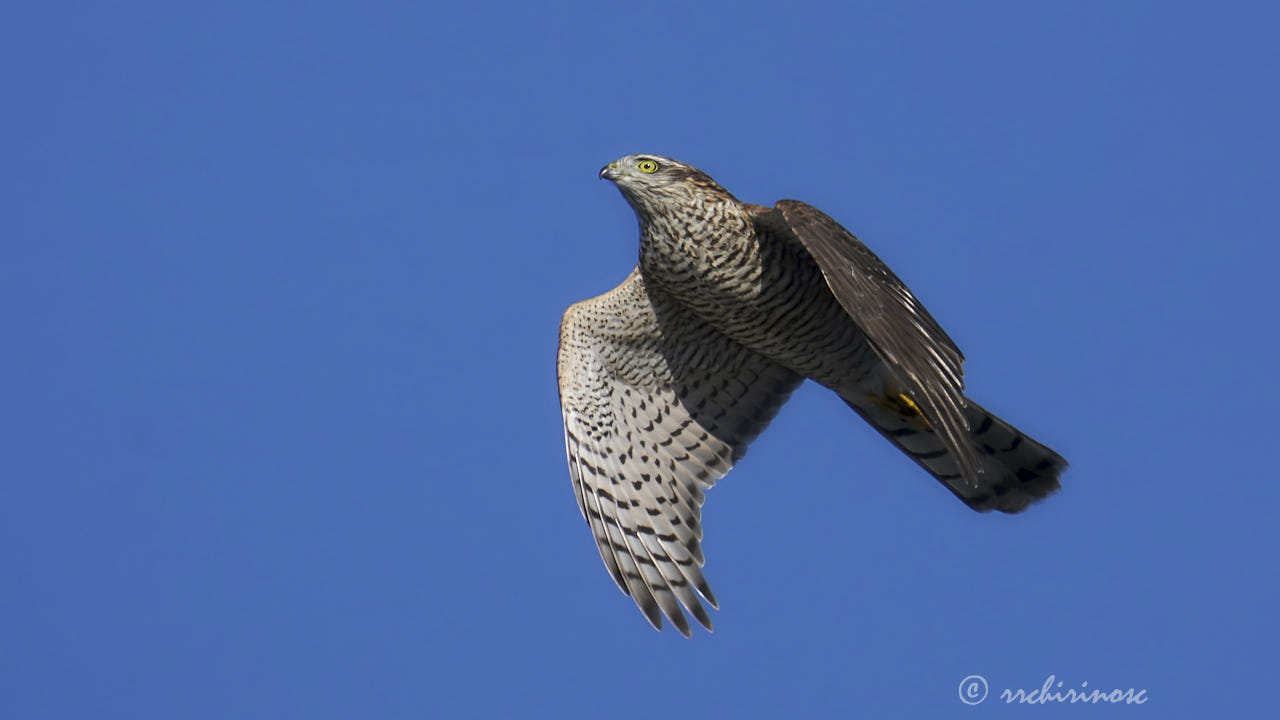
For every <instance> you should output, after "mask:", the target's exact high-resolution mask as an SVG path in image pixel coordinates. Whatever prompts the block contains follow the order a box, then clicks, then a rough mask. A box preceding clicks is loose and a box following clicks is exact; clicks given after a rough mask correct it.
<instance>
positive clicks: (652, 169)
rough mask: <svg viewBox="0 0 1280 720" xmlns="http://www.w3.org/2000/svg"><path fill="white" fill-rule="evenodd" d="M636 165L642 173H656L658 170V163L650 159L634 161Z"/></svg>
mask: <svg viewBox="0 0 1280 720" xmlns="http://www.w3.org/2000/svg"><path fill="white" fill-rule="evenodd" d="M636 167H637V168H638V169H639V170H640V172H642V173H656V172H658V163H656V162H654V161H652V160H641V161H640V162H638V163H636Z"/></svg>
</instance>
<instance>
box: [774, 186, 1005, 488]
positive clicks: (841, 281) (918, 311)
mask: <svg viewBox="0 0 1280 720" xmlns="http://www.w3.org/2000/svg"><path fill="white" fill-rule="evenodd" d="M775 207H776V213H775V212H773V211H765V213H763V214H762V215H761V221H762V222H763V223H765V224H766V226H768V227H770V228H771V229H774V230H777V229H778V222H777V221H778V217H777V215H780V216H781V219H782V222H783V224H784V225H785V228H786V229H788V230H789V231H790V232H791V233H792V234H793V235H794V236H795V237H796V238H797V239H798V240H799V241H800V244H801V245H803V246H804V248H805V250H806V251H808V253H809V254H810V255H811V256H813V259H814V260H815V261H817V263H818V267H819V268H821V270H822V274H823V276H824V277H825V278H826V281H827V286H828V287H830V288H831V292H832V293H833V294H834V295H835V296H836V299H837V300H839V301H840V304H841V305H842V306H843V307H844V309H845V311H846V312H848V313H849V316H850V317H852V318H853V320H854V322H856V323H857V324H858V327H860V328H861V329H862V331H863V333H865V334H866V336H867V340H868V341H869V342H870V343H871V346H872V347H873V348H874V349H875V351H876V354H877V355H879V357H880V359H881V360H883V361H884V362H885V364H886V365H888V366H889V369H890V370H891V371H892V372H893V373H894V375H895V376H896V377H897V378H898V380H899V381H900V382H901V383H902V385H903V387H904V388H905V389H906V392H907V394H908V395H910V397H911V400H912V402H914V403H915V404H916V406H917V407H919V408H920V410H921V412H922V413H923V414H924V417H925V418H926V419H927V420H928V421H929V423H930V425H931V426H932V427H933V429H934V431H935V433H937V435H938V436H939V437H940V438H942V440H943V442H944V443H945V445H946V447H947V449H948V450H950V451H951V453H952V454H953V455H954V457H955V460H956V462H957V464H958V465H959V468H960V470H961V473H962V475H963V476H964V478H965V479H966V480H967V481H968V482H969V483H970V484H972V485H975V486H976V484H977V478H978V475H979V474H981V472H982V467H981V464H980V463H979V461H978V457H977V454H976V453H975V452H974V450H973V448H972V447H971V444H970V443H969V442H968V441H967V436H968V430H969V425H968V422H967V420H966V419H965V412H964V409H965V405H966V400H965V396H964V370H963V367H962V366H963V364H964V355H963V354H961V352H960V349H959V348H958V347H956V344H955V342H954V341H952V339H951V338H950V337H948V336H947V333H946V332H945V331H943V329H942V327H941V326H939V325H938V323H937V321H936V320H934V319H933V316H931V315H930V314H929V311H927V310H925V308H924V306H923V305H921V304H920V301H919V300H916V297H915V296H914V295H912V294H911V291H910V290H909V289H907V286H906V284H905V283H903V282H902V280H900V279H898V276H897V275H895V274H893V271H892V270H890V269H889V267H888V266H887V265H885V264H884V262H882V261H881V260H880V258H878V257H876V256H875V254H874V253H872V252H871V250H870V249H868V248H867V246H866V245H863V244H862V243H861V242H859V240H858V239H857V238H856V237H854V236H853V234H852V233H850V232H849V231H848V230H845V229H844V228H843V227H841V226H840V224H839V223H837V222H836V221H835V220H832V219H831V218H830V217H828V216H827V215H826V214H824V213H823V212H822V211H820V210H818V209H817V208H815V207H813V206H811V205H808V204H805V203H802V202H800V201H798V200H781V201H779V202H778V203H777V205H776V206H775Z"/></svg>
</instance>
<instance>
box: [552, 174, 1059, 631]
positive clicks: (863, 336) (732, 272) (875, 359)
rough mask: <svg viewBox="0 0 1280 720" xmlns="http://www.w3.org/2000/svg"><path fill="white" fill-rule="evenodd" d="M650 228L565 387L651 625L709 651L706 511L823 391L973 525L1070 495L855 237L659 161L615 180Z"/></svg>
mask: <svg viewBox="0 0 1280 720" xmlns="http://www.w3.org/2000/svg"><path fill="white" fill-rule="evenodd" d="M600 177H601V178H604V179H606V180H610V181H612V182H613V183H614V184H615V185H616V186H617V187H618V189H619V190H620V191H622V195H623V197H625V198H626V200H627V202H628V203H629V204H630V205H631V207H632V209H633V210H635V214H636V218H637V220H638V221H639V224H640V260H639V264H638V266H637V267H636V268H635V269H634V270H633V271H632V272H631V274H630V275H629V276H628V277H627V279H626V280H624V281H623V282H622V284H621V285H619V286H618V287H616V288H614V289H613V290H610V291H609V292H607V293H605V294H603V295H600V296H599V297H595V298H591V299H589V300H583V301H582V302H579V303H575V304H574V305H572V306H570V307H569V309H568V310H566V311H565V313H564V318H563V320H562V321H561V323H560V347H559V352H558V357H557V371H558V376H559V385H560V405H561V409H562V411H563V414H564V431H565V447H566V452H567V454H568V460H569V474H570V477H571V479H572V482H573V492H574V495H575V496H576V497H577V501H578V509H579V510H580V511H581V512H582V515H583V517H584V518H585V519H586V521H587V524H588V525H589V526H590V528H591V532H592V533H593V534H594V535H595V540H596V544H597V546H598V548H599V550H600V556H601V557H602V558H603V559H604V564H605V567H606V568H607V569H608V571H609V574H610V575H612V576H613V579H614V581H615V582H617V584H618V587H619V588H621V589H622V591H623V592H624V593H626V594H628V595H630V596H631V597H632V598H633V599H634V600H635V602H636V604H637V605H638V606H639V608H640V610H641V611H642V612H643V613H644V616H645V617H646V618H647V619H648V620H649V622H650V623H651V624H652V625H653V626H654V627H655V628H657V629H659V630H661V629H662V616H663V615H666V617H667V619H669V620H670V621H671V623H672V624H673V625H674V626H675V627H676V628H678V629H679V630H680V632H681V633H683V634H684V635H685V636H689V635H690V629H689V622H688V620H687V619H686V618H685V615H684V612H683V611H682V607H683V610H684V611H688V612H689V613H690V614H691V615H693V616H694V618H696V619H697V620H698V622H699V623H701V624H702V625H703V627H705V628H707V629H708V630H710V629H711V619H710V618H709V617H708V615H707V611H706V609H705V608H704V607H703V605H702V603H703V602H706V603H707V604H709V605H711V606H712V607H718V605H717V603H716V599H715V596H714V595H713V594H712V592H711V588H710V587H709V586H708V585H707V581H706V580H705V579H704V577H703V575H702V570H701V568H702V565H703V554H702V549H701V546H700V544H699V541H700V540H701V539H702V525H701V523H700V521H699V518H700V516H701V507H702V503H703V497H704V496H703V493H704V491H705V490H706V489H707V488H710V487H711V486H712V485H713V484H714V483H715V481H716V480H718V479H719V478H721V477H723V476H724V474H725V473H727V472H728V471H729V469H730V468H731V467H732V466H733V464H734V463H735V462H737V461H738V459H739V458H741V457H742V456H743V453H745V452H746V449H747V445H748V444H749V443H750V442H751V441H752V440H753V439H754V438H755V437H756V436H757V435H758V434H759V433H760V432H761V431H762V430H763V429H764V428H765V426H766V425H767V424H768V423H769V421H770V420H771V419H772V418H773V416H774V415H775V414H776V413H777V411H778V408H779V407H781V405H782V404H783V403H784V402H786V400H787V397H788V396H789V395H790V394H791V392H792V391H793V390H794V389H795V388H796V387H797V386H798V385H799V384H800V383H801V382H803V381H804V380H805V378H809V379H811V380H813V381H815V382H817V383H818V384H820V385H822V386H824V387H826V388H829V389H831V390H833V391H834V392H835V393H836V394H838V395H839V396H840V397H841V398H842V399H843V400H844V401H845V402H846V403H847V404H848V405H849V406H850V407H851V408H853V410H854V411H855V412H857V413H858V414H859V415H861V416H862V418H863V419H865V420H866V421H867V422H868V423H870V424H871V426H872V427H874V428H875V429H876V430H878V431H879V432H880V434H881V435H883V436H884V437H885V438H886V439H888V441H889V442H891V443H893V444H894V445H895V446H897V447H898V449H900V450H901V451H902V452H904V453H906V454H907V455H908V456H909V457H910V458H911V459H912V460H914V461H915V462H916V463H918V464H919V465H920V466H921V467H923V468H924V469H925V470H926V471H928V472H929V473H930V474H931V475H933V476H934V477H935V478H937V479H938V480H939V481H941V482H942V484H943V485H944V486H946V487H947V489H949V490H950V491H951V492H953V493H955V495H956V496H957V497H959V498H960V499H961V500H962V501H964V502H965V504H967V505H968V506H969V507H971V508H973V509H975V510H979V511H985V510H999V511H1001V512H1006V513H1016V512H1019V511H1021V510H1022V509H1024V508H1025V507H1027V505H1028V503H1030V502H1032V501H1034V500H1038V499H1040V498H1042V497H1044V496H1045V495H1048V494H1049V493H1051V492H1053V491H1054V490H1056V489H1057V488H1058V475H1059V474H1060V473H1061V472H1062V470H1063V469H1065V467H1066V461H1064V460H1063V459H1062V458H1061V457H1060V456H1058V454H1057V453H1055V452H1053V451H1052V450H1050V449H1049V448H1047V447H1045V446H1044V445H1041V444H1040V443H1038V442H1036V441H1035V440H1032V439H1031V438H1030V437H1028V436H1026V435H1024V434H1023V433H1021V432H1019V431H1018V430H1017V429H1016V428H1014V427H1012V426H1011V425H1009V424H1008V423H1006V422H1004V421H1003V420H1001V419H1000V418H998V417H996V416H995V415H992V414H991V413H989V412H987V411H986V410H984V409H983V408H982V407H980V406H979V405H978V404H977V403H975V402H973V401H972V400H969V399H968V398H967V397H965V394H964V379H963V374H962V370H961V365H962V363H963V361H964V356H963V355H961V353H960V349H959V348H957V347H956V344H955V343H954V342H953V341H952V340H951V338H950V337H948V336H947V334H946V332H944V331H943V329H942V328H941V327H940V326H939V325H938V323H937V322H936V321H935V320H934V319H933V317H932V316H931V315H930V314H929V313H928V311H926V310H925V308H924V306H923V305H921V304H920V301H919V300H917V299H916V297H915V295H913V294H912V293H911V291H910V290H908V289H907V286H906V285H904V284H903V282H902V281H901V280H899V279H898V277H897V275H895V274H894V273H893V272H892V271H891V270H890V269H889V268H888V267H886V266H885V264H884V263H883V262H881V261H880V259H879V258H877V257H876V256H875V255H874V254H872V252H871V251H870V250H869V249H867V247H866V246H865V245H863V244H862V243H861V242H859V241H858V239H857V238H855V237H854V236H853V235H852V234H850V233H849V231H847V230H845V229H844V228H843V227H841V226H840V225H839V224H838V223H836V221H835V220H832V219H831V218H830V217H828V216H826V215H825V214H823V213H822V212H821V211H819V210H817V209H816V208H813V207H811V206H809V205H806V204H805V203H803V202H799V201H796V200H782V201H779V202H778V203H777V204H776V205H774V206H773V207H771V208H769V207H763V206H760V205H751V204H748V203H743V202H739V201H738V200H737V199H736V198H735V197H734V196H733V195H731V194H730V193H729V192H728V191H726V190H725V189H724V188H722V187H720V185H718V184H717V183H716V182H715V181H714V180H712V179H711V178H710V177H708V176H707V175H706V174H705V173H703V172H701V171H699V170H697V169H696V168H693V167H691V166H689V165H686V164H684V163H681V162H678V161H676V160H672V159H670V158H665V157H660V156H657V155H628V156H627V157H624V158H622V159H620V160H617V161H615V162H612V163H609V164H608V165H607V166H605V167H604V168H602V169H601V170H600Z"/></svg>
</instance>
